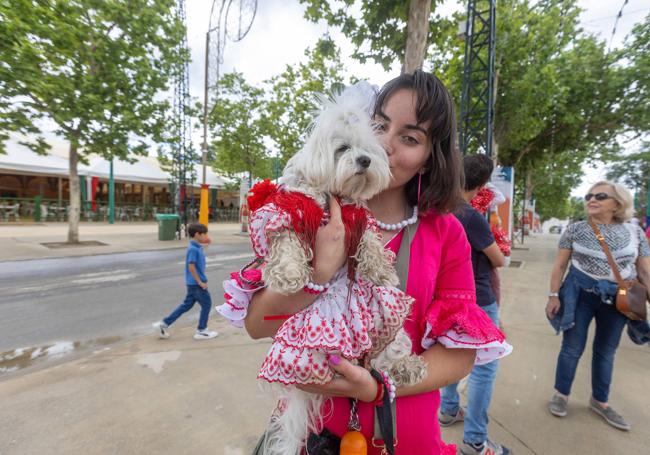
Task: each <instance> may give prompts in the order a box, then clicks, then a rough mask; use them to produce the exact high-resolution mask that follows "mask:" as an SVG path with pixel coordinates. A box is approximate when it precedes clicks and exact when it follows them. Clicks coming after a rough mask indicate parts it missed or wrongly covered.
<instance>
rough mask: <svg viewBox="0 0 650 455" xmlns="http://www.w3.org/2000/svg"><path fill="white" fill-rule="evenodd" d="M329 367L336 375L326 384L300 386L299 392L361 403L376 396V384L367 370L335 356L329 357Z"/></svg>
mask: <svg viewBox="0 0 650 455" xmlns="http://www.w3.org/2000/svg"><path fill="white" fill-rule="evenodd" d="M329 364H330V367H331V368H332V369H333V370H334V371H335V372H336V373H337V374H338V376H336V377H335V378H334V379H332V380H331V381H330V382H328V383H327V384H323V385H302V386H298V388H299V389H300V390H304V391H305V392H310V393H318V394H321V395H330V396H336V397H353V398H358V399H360V400H362V401H372V399H373V398H374V396H375V394H376V390H377V387H376V382H375V380H374V379H373V378H372V376H370V373H369V372H368V370H366V369H365V368H363V367H360V366H357V365H353V364H352V363H351V362H349V361H348V360H345V359H343V358H341V357H339V356H337V355H331V356H330V359H329Z"/></svg>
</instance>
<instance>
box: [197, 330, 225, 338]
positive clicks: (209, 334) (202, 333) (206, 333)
mask: <svg viewBox="0 0 650 455" xmlns="http://www.w3.org/2000/svg"><path fill="white" fill-rule="evenodd" d="M217 335H219V334H218V333H217V332H216V331H215V332H213V331H212V330H208V329H203V330H197V331H196V333H195V334H194V339H195V340H209V339H210V338H215V337H216V336H217Z"/></svg>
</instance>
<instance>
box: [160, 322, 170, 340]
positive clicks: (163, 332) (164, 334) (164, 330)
mask: <svg viewBox="0 0 650 455" xmlns="http://www.w3.org/2000/svg"><path fill="white" fill-rule="evenodd" d="M158 337H159V338H169V326H168V325H167V324H165V323H164V322H163V321H160V322H159V323H158Z"/></svg>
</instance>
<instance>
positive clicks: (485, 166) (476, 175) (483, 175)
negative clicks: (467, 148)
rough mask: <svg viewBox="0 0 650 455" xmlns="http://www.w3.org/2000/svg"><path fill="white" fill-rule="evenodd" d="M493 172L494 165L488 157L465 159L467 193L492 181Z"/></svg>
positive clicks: (466, 157)
mask: <svg viewBox="0 0 650 455" xmlns="http://www.w3.org/2000/svg"><path fill="white" fill-rule="evenodd" d="M493 170H494V163H493V162H492V159H491V158H490V157H489V156H487V155H483V154H477V155H467V156H465V157H463V171H464V172H465V191H472V190H475V189H476V188H479V187H481V186H483V185H485V184H486V183H487V182H489V181H490V176H491V175H492V171H493Z"/></svg>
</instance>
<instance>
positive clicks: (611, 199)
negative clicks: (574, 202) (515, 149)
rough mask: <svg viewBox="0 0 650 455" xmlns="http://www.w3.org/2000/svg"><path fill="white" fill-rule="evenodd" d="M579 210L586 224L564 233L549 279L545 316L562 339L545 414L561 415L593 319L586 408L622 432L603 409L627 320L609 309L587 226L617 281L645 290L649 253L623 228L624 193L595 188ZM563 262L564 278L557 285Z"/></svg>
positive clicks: (609, 288) (631, 229) (615, 417)
mask: <svg viewBox="0 0 650 455" xmlns="http://www.w3.org/2000/svg"><path fill="white" fill-rule="evenodd" d="M585 204H586V212H587V215H588V217H589V220H588V221H580V222H577V223H575V224H572V225H570V226H569V227H568V228H567V230H566V231H565V232H564V234H563V235H562V238H561V239H560V243H559V250H558V253H557V258H556V260H555V265H554V266H553V271H552V273H551V289H550V292H549V294H548V295H549V298H548V304H547V305H546V315H547V317H548V318H549V320H550V322H551V324H552V325H553V327H554V328H555V329H556V330H557V331H558V332H559V331H562V332H563V337H562V348H561V349H560V355H559V356H558V360H557V367H556V370H555V390H556V392H555V394H554V395H553V397H552V398H551V401H550V402H549V411H550V412H551V414H553V415H554V416H557V417H564V416H566V415H567V404H568V399H569V394H570V393H571V384H572V383H573V379H574V377H575V373H576V368H577V366H578V362H579V360H580V356H581V355H582V352H583V351H584V348H585V345H586V343H587V333H588V330H589V325H590V323H591V320H592V319H595V320H596V334H595V336H594V344H593V359H592V367H591V387H592V395H591V399H590V400H589V407H590V409H591V410H593V411H594V412H595V413H596V414H598V415H600V416H601V417H602V418H603V419H604V420H605V421H606V422H607V423H609V424H610V425H612V426H613V427H615V428H618V429H619V430H623V431H628V430H630V424H629V423H627V422H626V421H625V419H624V418H623V416H621V415H620V414H619V413H618V412H616V411H614V409H612V407H611V406H609V404H608V397H609V387H610V384H611V382H612V373H613V370H614V356H615V354H616V348H617V347H618V344H619V341H620V339H621V334H622V332H623V328H624V327H625V325H626V322H627V318H626V317H625V316H624V315H623V314H622V313H620V312H619V311H618V310H617V309H616V306H615V305H614V298H615V294H616V288H617V284H616V279H615V277H614V274H613V272H612V269H611V267H610V265H609V263H608V261H607V258H606V256H605V253H604V252H603V249H602V248H601V246H600V243H599V242H598V240H597V239H596V235H595V233H594V231H593V229H592V227H591V225H590V221H593V222H594V223H595V224H596V226H597V227H598V229H599V230H600V231H601V233H602V234H603V236H604V237H605V242H606V243H607V246H608V247H609V249H610V251H611V253H612V256H613V257H614V260H615V261H616V265H617V267H618V269H619V271H620V274H621V276H622V277H623V279H624V280H631V279H635V278H636V279H638V280H639V281H640V282H641V283H642V284H644V285H645V286H646V287H647V288H650V248H649V247H648V241H647V239H646V237H645V235H644V234H643V231H642V230H641V228H639V227H638V226H636V225H634V224H632V223H626V222H625V221H627V220H629V219H630V218H631V216H632V196H631V194H630V192H629V191H628V190H627V189H626V188H625V187H623V186H622V185H619V184H617V183H612V182H605V181H603V182H598V183H596V184H595V185H594V186H592V187H591V189H590V190H589V192H588V194H587V195H586V196H585ZM569 262H570V263H571V267H570V269H569V273H568V274H567V276H566V277H565V278H564V281H562V277H563V276H564V273H565V271H566V269H567V266H568V265H569ZM560 283H562V286H561V287H560Z"/></svg>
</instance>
